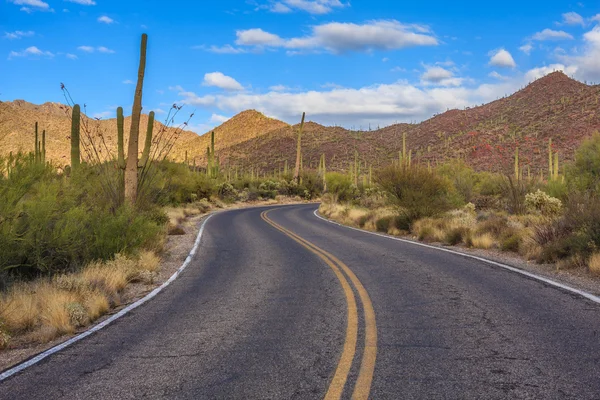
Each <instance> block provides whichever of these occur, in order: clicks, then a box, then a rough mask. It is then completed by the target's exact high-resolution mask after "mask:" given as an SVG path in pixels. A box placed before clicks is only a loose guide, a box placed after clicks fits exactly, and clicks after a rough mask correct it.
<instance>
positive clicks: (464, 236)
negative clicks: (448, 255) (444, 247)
mask: <svg viewBox="0 0 600 400" xmlns="http://www.w3.org/2000/svg"><path fill="white" fill-rule="evenodd" d="M470 235H471V230H470V229H469V228H467V227H464V226H458V227H454V228H451V229H450V230H449V231H448V232H446V236H445V238H444V241H445V242H446V243H447V244H449V245H451V246H456V245H457V244H460V243H462V242H463V241H464V242H466V241H467V240H469V238H470Z"/></svg>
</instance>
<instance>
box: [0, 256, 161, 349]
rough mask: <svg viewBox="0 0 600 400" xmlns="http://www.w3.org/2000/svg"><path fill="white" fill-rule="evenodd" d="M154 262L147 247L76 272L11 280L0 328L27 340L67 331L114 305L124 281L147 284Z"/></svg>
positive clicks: (0, 305)
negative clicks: (28, 280)
mask: <svg viewBox="0 0 600 400" xmlns="http://www.w3.org/2000/svg"><path fill="white" fill-rule="evenodd" d="M159 265H160V259H159V258H158V257H157V256H156V254H154V253H153V252H151V251H141V252H140V253H139V255H138V256H137V257H129V256H125V255H121V254H118V255H117V256H115V257H114V258H113V259H111V260H108V261H95V262H92V263H90V264H88V265H87V266H86V267H85V268H83V269H82V270H81V271H79V272H76V273H70V274H61V275H57V276H55V277H53V278H45V279H38V280H35V281H31V282H22V283H19V284H16V285H14V286H12V287H11V288H10V289H9V290H8V291H6V292H4V293H2V295H1V296H0V321H2V325H1V326H0V331H2V332H4V333H5V334H6V335H8V336H14V335H21V336H22V337H24V338H25V339H24V340H26V341H31V342H47V341H50V340H53V339H54V338H56V337H58V336H61V335H63V334H70V333H73V332H75V330H76V329H77V328H79V327H82V326H86V325H88V324H90V323H92V322H94V321H95V320H97V319H98V318H100V317H101V316H102V315H104V314H105V313H106V312H108V310H109V309H110V307H111V306H117V305H120V304H121V302H122V297H121V296H122V294H123V292H124V290H125V288H126V287H127V286H128V285H129V284H130V283H134V282H141V283H144V284H151V283H153V279H154V277H155V276H156V274H157V271H158V268H159ZM0 336H2V335H1V334H0ZM0 339H1V338H0ZM0 347H1V346H0Z"/></svg>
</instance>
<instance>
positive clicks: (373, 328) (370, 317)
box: [261, 211, 377, 400]
mask: <svg viewBox="0 0 600 400" xmlns="http://www.w3.org/2000/svg"><path fill="white" fill-rule="evenodd" d="M268 213H269V211H264V212H263V213H262V214H261V217H262V219H263V220H265V221H266V222H267V223H269V224H270V225H272V226H273V227H275V228H276V229H278V230H280V231H281V232H283V233H285V234H286V235H288V236H289V237H291V238H292V239H294V240H295V241H296V242H298V243H300V244H301V245H302V246H304V247H305V248H307V249H308V250H310V251H312V252H313V253H315V254H317V255H318V256H319V257H320V258H321V259H323V260H324V261H325V262H326V263H327V265H329V266H330V267H331V269H332V270H333V271H334V272H335V274H336V276H337V278H338V280H339V281H340V283H341V284H342V287H343V288H344V293H345V294H346V302H347V303H348V327H347V329H346V340H345V343H344V350H343V351H342V357H341V359H340V362H339V363H338V367H337V369H336V373H335V375H334V378H333V380H332V381H331V384H330V386H329V390H328V391H327V394H326V396H325V399H339V398H340V397H341V396H342V393H343V390H344V385H345V383H346V380H347V378H348V374H349V372H350V367H351V366H352V360H353V359H354V354H355V351H356V340H357V339H356V337H357V329H358V321H357V314H358V311H357V309H356V300H355V298H354V293H353V292H352V289H351V288H350V285H349V284H348V281H347V280H346V278H345V277H344V275H343V274H342V273H341V272H340V268H341V269H342V270H343V271H344V272H345V273H346V275H347V276H348V277H349V278H350V280H351V281H352V284H353V285H354V287H355V288H356V291H357V292H358V295H359V297H360V300H361V302H362V304H363V311H364V315H365V346H364V351H363V356H362V361H361V365H360V370H359V373H358V378H357V380H356V384H355V386H354V391H353V393H352V399H356V400H364V399H368V397H369V393H370V391H371V383H372V381H373V373H374V370H375V360H376V356H377V325H376V322H375V311H374V309H373V304H372V303H371V298H370V297H369V294H368V293H367V290H366V289H365V287H364V286H363V285H362V283H361V282H360V280H359V279H358V277H357V276H356V275H355V274H354V272H353V271H352V270H351V269H350V268H349V267H348V266H347V265H346V264H344V263H343V262H342V261H340V260H339V259H338V258H337V257H335V256H334V255H332V254H330V253H328V252H327V251H325V250H323V249H321V248H319V247H317V246H315V245H314V244H312V243H311V242H309V241H307V240H306V239H304V238H302V237H300V236H298V235H296V234H295V233H293V232H292V231H290V230H288V229H286V228H284V227H282V226H281V225H279V224H277V223H275V222H273V221H272V220H271V219H269V218H268V217H267V214H268ZM334 263H335V264H337V266H336V265H335V264H334ZM338 266H339V268H338ZM348 290H349V291H350V293H348ZM354 319H356V320H355V321H354ZM351 341H353V343H350V342H351Z"/></svg>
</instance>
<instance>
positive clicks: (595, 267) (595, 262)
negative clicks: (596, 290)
mask: <svg viewBox="0 0 600 400" xmlns="http://www.w3.org/2000/svg"><path fill="white" fill-rule="evenodd" d="M587 265H588V269H589V271H590V273H591V274H593V275H596V276H600V253H594V254H593V255H592V256H591V257H590V259H589V260H588V262H587Z"/></svg>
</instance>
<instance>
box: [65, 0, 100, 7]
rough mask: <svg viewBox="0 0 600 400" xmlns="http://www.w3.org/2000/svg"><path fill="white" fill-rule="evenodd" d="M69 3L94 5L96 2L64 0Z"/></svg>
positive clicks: (92, 0) (89, 0)
mask: <svg viewBox="0 0 600 400" xmlns="http://www.w3.org/2000/svg"><path fill="white" fill-rule="evenodd" d="M65 1H68V2H69V3H76V4H81V5H82V6H95V5H96V2H95V1H94V0H65Z"/></svg>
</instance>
